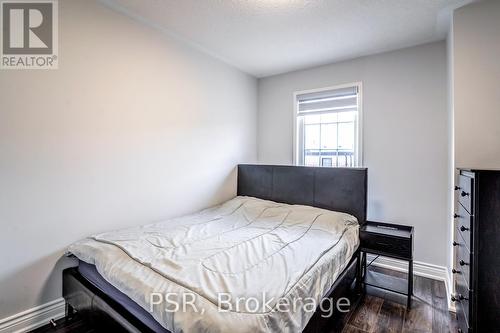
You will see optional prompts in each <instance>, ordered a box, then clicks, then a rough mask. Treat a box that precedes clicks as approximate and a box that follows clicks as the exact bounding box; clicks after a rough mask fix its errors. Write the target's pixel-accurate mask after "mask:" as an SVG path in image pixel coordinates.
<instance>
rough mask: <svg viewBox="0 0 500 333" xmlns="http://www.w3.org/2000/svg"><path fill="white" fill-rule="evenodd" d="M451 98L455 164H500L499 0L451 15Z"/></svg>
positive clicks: (469, 7) (476, 166) (475, 165)
mask: <svg viewBox="0 0 500 333" xmlns="http://www.w3.org/2000/svg"><path fill="white" fill-rule="evenodd" d="M453 57H454V64H453V73H454V78H453V86H454V92H453V96H454V98H453V104H454V112H455V116H454V118H455V120H454V123H455V163H456V165H457V167H470V168H496V169H498V168H500V126H499V124H500V60H499V59H500V1H494V0H489V1H488V0H486V1H482V2H478V3H474V4H471V5H468V6H465V7H462V8H460V9H457V10H456V11H455V13H454V16H453Z"/></svg>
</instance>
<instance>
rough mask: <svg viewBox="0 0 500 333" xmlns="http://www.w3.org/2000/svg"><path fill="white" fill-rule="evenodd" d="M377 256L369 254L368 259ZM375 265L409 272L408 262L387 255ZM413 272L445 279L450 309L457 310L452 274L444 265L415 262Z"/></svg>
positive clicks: (434, 278) (375, 262)
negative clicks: (452, 289) (452, 301)
mask: <svg viewBox="0 0 500 333" xmlns="http://www.w3.org/2000/svg"><path fill="white" fill-rule="evenodd" d="M374 258H375V256H374V255H371V254H368V255H367V258H366V259H367V261H368V262H370V261H371V260H373V259H374ZM372 265H373V266H378V267H382V268H388V269H392V270H395V271H398V272H405V273H408V262H406V261H402V260H396V259H392V258H387V257H379V258H377V260H375V261H374V262H373V263H372ZM413 274H415V275H418V276H423V277H426V278H429V279H433V280H438V281H443V282H444V286H445V288H446V299H447V302H448V310H449V311H452V312H455V306H454V304H453V303H451V286H450V275H449V272H448V269H447V268H446V267H443V266H437V265H433V264H428V263H425V262H421V261H414V262H413Z"/></svg>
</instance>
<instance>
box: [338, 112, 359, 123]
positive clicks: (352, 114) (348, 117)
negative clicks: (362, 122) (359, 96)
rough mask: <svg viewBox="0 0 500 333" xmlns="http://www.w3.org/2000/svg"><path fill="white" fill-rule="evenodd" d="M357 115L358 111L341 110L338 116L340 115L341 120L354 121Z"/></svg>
mask: <svg viewBox="0 0 500 333" xmlns="http://www.w3.org/2000/svg"><path fill="white" fill-rule="evenodd" d="M355 116H356V112H354V111H349V112H339V113H338V117H339V122H346V121H349V122H350V121H354V120H355V118H354V117H355Z"/></svg>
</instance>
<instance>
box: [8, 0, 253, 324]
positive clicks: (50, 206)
mask: <svg viewBox="0 0 500 333" xmlns="http://www.w3.org/2000/svg"><path fill="white" fill-rule="evenodd" d="M59 6H60V8H59V17H60V21H59V32H60V43H59V48H60V55H59V59H60V60H59V69H58V70H52V71H43V70H39V71H19V70H18V71H0V184H1V185H0V230H1V233H0V318H3V317H6V316H9V315H11V314H14V313H17V312H19V311H23V310H26V309H28V308H31V307H33V306H36V305H38V304H42V303H45V302H48V301H50V300H53V299H55V298H57V297H60V295H61V268H62V267H64V266H66V265H67V262H66V261H65V259H62V260H61V259H60V257H61V255H62V253H63V251H64V249H65V247H66V246H67V245H69V244H70V243H71V242H73V241H76V240H78V239H80V238H83V237H85V236H87V235H89V234H92V233H96V232H101V231H104V230H109V229H113V228H121V227H126V226H132V225H138V224H143V223H145V222H150V221H157V220H160V219H162V218H167V217H171V216H175V215H180V214H184V213H187V212H192V211H195V210H198V209H200V208H202V207H206V206H208V205H213V204H215V203H216V202H220V201H222V200H225V199H228V198H230V197H231V196H233V195H234V194H235V169H234V168H235V166H236V164H237V163H240V162H254V161H255V159H256V113H257V111H256V108H257V82H256V80H255V79H254V78H252V77H250V76H248V75H246V74H243V73H241V72H239V71H237V70H236V69H233V68H231V67H229V66H227V65H225V64H223V63H221V62H219V61H217V60H215V59H212V58H210V57H208V56H206V55H204V54H202V53H199V52H198V51H195V50H193V49H192V48H190V47H187V46H185V45H183V44H182V43H180V42H179V41H176V40H173V39H170V38H168V37H165V36H163V35H162V34H160V33H159V32H157V31H155V30H152V29H150V28H148V27H145V26H143V25H141V24H138V23H136V22H135V21H133V20H132V19H130V18H127V17H125V16H123V15H120V14H117V13H115V12H113V11H111V10H110V9H107V8H106V7H104V6H102V5H101V4H99V3H97V2H95V1H89V0H80V1H66V0H65V1H59Z"/></svg>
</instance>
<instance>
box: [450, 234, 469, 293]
mask: <svg viewBox="0 0 500 333" xmlns="http://www.w3.org/2000/svg"><path fill="white" fill-rule="evenodd" d="M453 247H454V248H455V263H454V267H453V269H454V270H455V271H454V272H453V273H454V275H455V276H456V278H459V277H462V278H463V279H464V280H465V282H466V283H467V286H470V281H471V279H470V266H471V263H472V256H471V254H470V252H469V250H468V249H467V247H465V243H464V240H463V238H462V236H460V234H459V233H458V231H455V240H454V242H453Z"/></svg>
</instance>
